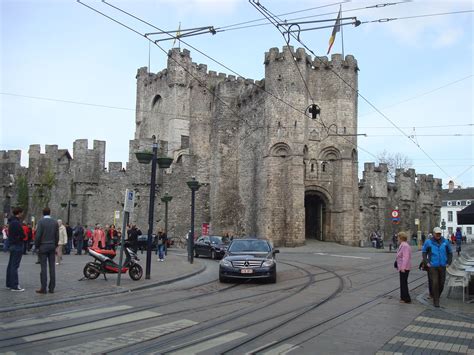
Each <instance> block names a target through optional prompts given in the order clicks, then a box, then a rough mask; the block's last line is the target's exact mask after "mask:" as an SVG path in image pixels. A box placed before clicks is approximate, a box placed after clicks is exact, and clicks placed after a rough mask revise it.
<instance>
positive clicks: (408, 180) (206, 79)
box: [0, 47, 441, 246]
mask: <svg viewBox="0 0 474 355" xmlns="http://www.w3.org/2000/svg"><path fill="white" fill-rule="evenodd" d="M264 64H265V78H264V80H262V81H257V82H254V81H253V80H251V79H244V78H236V77H235V76H233V75H226V74H223V73H216V72H213V71H208V70H207V66H206V65H204V64H196V63H193V62H192V59H191V55H190V52H189V51H188V50H180V49H176V48H175V49H172V50H171V51H170V52H169V56H168V64H167V68H166V69H164V70H162V71H160V72H158V73H149V72H148V69H147V68H140V69H138V72H137V76H136V79H137V98H136V107H137V110H136V117H135V124H136V129H135V137H134V139H133V140H131V141H130V142H129V160H128V162H127V163H126V165H125V166H122V163H118V162H111V163H109V166H108V167H106V166H105V148H106V145H105V142H104V141H94V142H93V147H92V149H89V147H88V141H87V140H85V139H78V140H76V141H75V142H74V146H73V156H72V157H71V156H70V155H69V152H67V151H66V150H63V149H58V147H57V146H55V145H47V146H46V147H45V153H41V147H40V146H39V145H32V146H30V150H29V168H28V170H27V177H28V182H29V186H30V190H31V193H30V205H31V206H34V207H32V211H31V215H34V216H36V218H39V217H40V212H41V209H42V208H43V207H44V206H43V205H44V201H45V200H44V197H45V196H40V192H41V194H43V195H44V194H46V193H47V194H49V204H50V206H51V208H52V212H53V216H55V217H59V218H62V219H63V220H66V218H67V211H68V202H74V204H77V206H70V208H69V212H70V221H71V223H72V224H75V223H77V222H79V223H82V224H87V225H89V226H91V225H94V224H95V223H101V224H111V223H114V211H121V210H122V208H123V206H122V205H123V200H124V193H125V190H126V189H133V190H134V191H135V192H136V201H135V202H136V203H135V208H134V212H133V213H132V215H131V220H130V222H131V223H135V224H137V225H138V226H139V227H140V228H141V229H142V232H143V233H147V232H148V230H147V229H148V207H149V200H150V185H149V184H150V174H151V165H144V164H140V163H139V162H138V161H137V159H136V157H135V153H136V152H139V151H145V150H148V151H151V150H152V146H153V142H154V141H155V139H156V141H157V142H158V145H159V149H158V156H169V157H172V158H173V164H172V166H171V167H170V168H169V169H166V170H165V171H160V170H159V169H158V172H157V183H158V187H157V189H156V191H155V201H156V202H155V213H154V216H153V221H154V230H153V232H156V231H157V230H158V229H160V228H164V204H163V203H162V202H161V200H160V198H161V197H162V196H163V195H164V193H165V192H168V193H169V194H170V195H172V196H173V199H172V201H171V202H170V203H169V228H168V234H169V236H176V235H180V236H182V235H184V234H185V233H187V231H188V230H189V227H190V225H189V224H190V214H191V211H190V202H191V190H190V189H189V188H188V187H187V185H186V182H187V181H189V180H190V179H191V177H192V176H195V177H196V179H197V180H198V181H199V182H201V183H202V186H201V188H200V189H199V190H198V191H197V193H196V208H195V212H196V216H195V221H196V224H195V230H196V233H197V234H199V233H200V225H201V223H210V225H211V233H213V234H223V233H225V232H229V233H231V234H234V235H255V236H261V237H267V238H269V239H271V240H272V241H273V243H274V244H275V245H276V246H278V245H285V246H298V245H302V244H304V243H305V240H306V239H307V238H309V237H314V236H312V235H311V236H310V235H309V234H308V231H307V230H308V224H309V223H313V225H312V227H314V228H313V229H316V227H317V228H319V230H318V233H319V234H318V235H319V238H320V239H322V240H331V241H337V242H340V243H345V244H356V243H357V242H358V241H359V240H364V239H366V237H367V236H368V235H370V233H371V232H372V231H374V230H380V231H384V232H385V233H384V234H391V232H392V231H393V230H394V229H396V228H395V227H394V226H393V225H392V224H391V220H390V219H389V218H388V216H389V215H390V211H391V209H393V208H394V207H395V206H397V207H398V208H399V209H400V211H401V216H402V221H401V224H400V225H399V226H396V227H397V228H403V229H406V230H409V231H410V232H411V231H413V230H414V225H413V224H414V219H415V218H420V221H421V228H422V229H423V230H424V229H426V230H428V229H430V228H431V227H432V226H433V225H434V224H435V223H437V221H438V220H439V207H440V184H441V181H440V180H439V179H434V178H433V177H432V176H431V175H418V176H417V175H415V172H414V170H412V169H410V170H407V171H397V175H396V179H395V182H394V183H387V167H386V166H385V165H383V164H382V165H380V166H378V167H376V166H375V164H373V163H367V164H365V169H364V175H363V179H362V180H361V181H360V182H359V181H358V179H357V170H358V169H357V164H358V163H357V161H358V159H357V137H356V134H357V85H358V82H357V80H358V76H357V71H358V67H357V61H356V60H355V59H354V57H352V56H346V57H345V58H343V57H342V56H341V55H333V56H331V58H330V59H328V58H326V57H320V58H311V56H309V55H307V54H306V52H305V51H304V49H301V48H300V49H297V50H296V51H295V50H294V49H293V48H292V47H284V48H283V50H282V51H281V52H280V50H279V49H277V48H272V49H270V50H269V51H268V52H267V53H265V59H264ZM341 79H342V80H341ZM343 80H344V81H345V83H347V84H349V86H348V85H347V84H345V83H344V82H343ZM312 103H315V104H318V105H319V106H320V108H321V115H320V117H319V118H318V119H316V120H312V119H311V118H310V117H309V116H310V115H309V114H308V112H307V108H308V106H309V105H311V104H312ZM152 136H155V139H154V138H152ZM19 162H20V156H19V154H18V153H17V152H15V151H9V152H0V167H1V168H2V170H1V175H0V188H1V190H0V203H2V204H3V205H4V206H7V204H8V205H9V204H10V202H11V201H12V200H13V199H16V193H17V192H16V190H15V188H12V187H11V186H9V185H8V184H9V175H10V174H13V175H15V176H16V175H18V174H21V173H26V172H25V170H24V168H21V166H20V163H19ZM49 173H52V174H53V175H54V184H53V185H52V187H51V190H50V191H45V189H44V183H45V181H44V180H45V177H47V176H48V174H49ZM308 196H309V197H312V199H309V198H308V199H306V198H307V197H308ZM41 199H43V200H41ZM7 200H8V201H7ZM305 201H308V204H310V203H312V204H314V206H313V207H312V208H314V211H313V212H314V213H313V215H310V214H307V213H306V212H307V211H308V208H309V207H308V206H306V205H305V203H306V202H305ZM311 201H313V202H311ZM64 204H65V207H64ZM5 208H6V207H4V209H5ZM315 211H316V212H317V213H316V212H315ZM316 214H319V215H318V217H317V218H319V222H317V223H319V224H318V225H317V226H316V224H314V223H315V222H314V221H310V219H311V218H313V217H314V216H315V215H316ZM307 215H308V216H310V217H307ZM115 222H116V224H117V226H121V223H122V220H121V219H119V220H115Z"/></svg>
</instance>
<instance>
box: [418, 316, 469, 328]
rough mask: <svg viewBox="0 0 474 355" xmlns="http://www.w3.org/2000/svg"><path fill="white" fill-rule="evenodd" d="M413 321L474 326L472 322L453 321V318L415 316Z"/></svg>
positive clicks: (466, 326)
mask: <svg viewBox="0 0 474 355" xmlns="http://www.w3.org/2000/svg"><path fill="white" fill-rule="evenodd" d="M415 321H417V322H425V323H431V324H442V325H443V326H453V327H463V328H474V323H468V322H459V321H454V320H447V319H440V318H431V317H424V316H419V317H416V319H415Z"/></svg>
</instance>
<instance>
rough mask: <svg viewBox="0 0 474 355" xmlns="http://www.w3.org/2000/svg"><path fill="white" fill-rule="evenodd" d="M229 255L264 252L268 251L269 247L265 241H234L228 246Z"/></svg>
mask: <svg viewBox="0 0 474 355" xmlns="http://www.w3.org/2000/svg"><path fill="white" fill-rule="evenodd" d="M229 251H230V252H231V253H241V252H265V253H268V252H269V251H270V246H269V245H268V243H267V242H266V241H265V240H258V239H256V240H234V241H233V242H232V244H231V246H230V249H229Z"/></svg>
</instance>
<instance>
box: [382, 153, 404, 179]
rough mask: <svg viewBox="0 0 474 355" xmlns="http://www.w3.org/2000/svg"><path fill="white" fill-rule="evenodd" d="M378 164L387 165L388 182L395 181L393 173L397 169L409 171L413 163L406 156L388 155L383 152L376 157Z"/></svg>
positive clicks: (399, 154) (398, 154)
mask: <svg viewBox="0 0 474 355" xmlns="http://www.w3.org/2000/svg"><path fill="white" fill-rule="evenodd" d="M377 159H378V162H379V164H380V163H383V164H387V168H388V179H389V180H390V181H394V180H395V173H396V170H397V169H409V168H411V167H412V166H413V162H412V160H411V159H410V158H408V157H407V156H406V155H403V154H401V153H390V152H387V151H386V150H384V151H383V152H382V153H379V154H378V155H377Z"/></svg>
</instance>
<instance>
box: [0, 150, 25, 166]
mask: <svg viewBox="0 0 474 355" xmlns="http://www.w3.org/2000/svg"><path fill="white" fill-rule="evenodd" d="M20 161H21V150H0V162H2V163H15V164H20Z"/></svg>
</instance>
